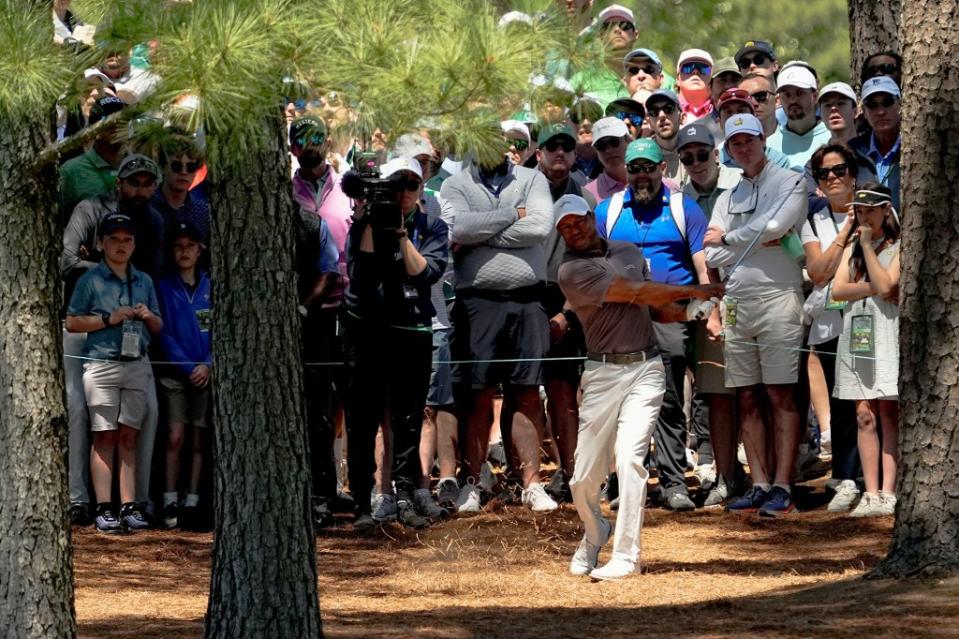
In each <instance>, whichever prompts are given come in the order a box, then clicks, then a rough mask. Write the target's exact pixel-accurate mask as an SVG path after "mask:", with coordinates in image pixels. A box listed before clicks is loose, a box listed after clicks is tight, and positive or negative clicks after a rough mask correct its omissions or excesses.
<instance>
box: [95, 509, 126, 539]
mask: <svg viewBox="0 0 959 639" xmlns="http://www.w3.org/2000/svg"><path fill="white" fill-rule="evenodd" d="M93 524H94V525H95V526H96V528H97V532H101V533H104V534H107V535H120V534H123V533H125V532H126V527H125V526H124V525H123V522H122V521H120V518H119V517H117V512H116V511H115V510H114V509H113V506H102V507H99V508H97V517H96V519H95V520H94V521H93Z"/></svg>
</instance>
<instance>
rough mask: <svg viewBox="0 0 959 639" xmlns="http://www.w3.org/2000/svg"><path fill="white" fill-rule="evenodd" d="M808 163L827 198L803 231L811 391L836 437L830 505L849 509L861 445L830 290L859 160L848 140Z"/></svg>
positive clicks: (855, 495)
mask: <svg viewBox="0 0 959 639" xmlns="http://www.w3.org/2000/svg"><path fill="white" fill-rule="evenodd" d="M809 163H810V169H811V171H812V175H813V177H814V178H815V179H816V183H817V184H818V186H819V190H820V191H821V192H822V193H824V194H825V195H826V197H827V198H828V199H827V205H826V206H824V207H822V208H821V209H819V210H817V211H811V212H810V214H809V217H808V218H807V219H806V221H805V223H804V224H803V226H802V231H801V233H800V235H801V237H802V243H803V249H804V250H805V253H806V271H807V272H808V273H809V278H810V279H811V280H812V281H813V284H815V288H814V289H813V292H812V293H811V294H810V295H809V297H808V298H807V300H806V304H805V306H804V308H805V310H806V313H807V314H808V315H809V316H810V317H812V318H813V321H812V326H810V328H809V338H808V340H807V343H808V344H809V346H810V349H811V352H810V354H809V364H810V372H809V378H810V385H812V384H813V382H814V380H816V379H817V378H818V380H819V384H820V386H819V389H818V393H816V392H814V391H815V390H816V389H810V390H811V391H813V392H812V393H811V394H812V395H813V400H814V405H815V407H816V416H817V417H818V418H819V425H820V428H821V429H822V433H823V442H824V443H825V441H826V435H827V434H828V435H829V436H830V440H831V442H832V478H833V480H835V481H836V482H838V484H837V485H836V494H835V495H834V496H833V498H832V501H830V502H829V506H828V509H829V510H830V511H832V512H845V511H848V510H849V509H850V508H852V507H853V505H854V504H855V503H856V500H857V499H859V488H858V487H857V485H856V481H855V480H856V478H857V477H858V476H859V451H858V450H857V449H856V430H857V429H856V408H855V405H854V404H853V403H852V401H850V400H844V399H839V398H838V397H835V396H833V389H834V388H835V385H836V384H835V382H836V376H835V371H836V350H837V349H838V347H839V336H840V335H841V334H842V308H843V307H844V303H842V302H836V301H835V300H833V299H831V293H832V281H833V278H834V277H835V275H836V271H837V270H838V268H839V262H840V261H841V260H842V255H843V251H844V249H845V246H846V244H848V243H849V237H850V235H851V234H852V230H853V226H854V225H855V220H856V216H855V213H854V212H853V207H852V201H853V196H854V195H855V194H856V175H857V174H858V170H859V163H858V161H857V160H856V154H855V152H854V151H853V150H852V149H850V148H849V147H848V146H846V145H845V144H827V145H824V146H822V147H820V148H819V150H817V151H816V152H815V153H813V156H812V158H811V159H810V162H809ZM816 364H819V365H820V366H821V373H819V374H818V375H814V373H816V372H817V371H816V368H815V365H816ZM823 383H824V384H823ZM823 385H824V386H825V388H823V387H822V386H823ZM817 399H818V401H816V400H817Z"/></svg>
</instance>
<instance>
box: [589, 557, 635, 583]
mask: <svg viewBox="0 0 959 639" xmlns="http://www.w3.org/2000/svg"><path fill="white" fill-rule="evenodd" d="M636 568H637V566H636V564H634V563H633V562H631V561H628V560H626V559H611V560H610V562H609V563H608V564H606V565H605V566H603V567H602V568H597V569H596V570H594V571H592V572H591V573H589V577H590V579H596V580H597V581H615V580H617V579H622V578H623V577H628V576H630V575H631V574H633V573H634V572H636Z"/></svg>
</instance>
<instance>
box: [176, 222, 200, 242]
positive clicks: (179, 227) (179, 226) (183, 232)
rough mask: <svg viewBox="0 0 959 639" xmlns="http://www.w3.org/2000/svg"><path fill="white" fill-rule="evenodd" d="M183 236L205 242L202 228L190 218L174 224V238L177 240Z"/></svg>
mask: <svg viewBox="0 0 959 639" xmlns="http://www.w3.org/2000/svg"><path fill="white" fill-rule="evenodd" d="M181 237H188V238H190V239H191V240H193V241H194V242H196V243H197V244H203V235H202V234H201V233H200V229H198V228H197V226H196V224H194V223H193V222H190V221H189V220H183V221H179V222H177V223H176V224H175V225H174V228H173V239H174V240H176V239H178V238H181Z"/></svg>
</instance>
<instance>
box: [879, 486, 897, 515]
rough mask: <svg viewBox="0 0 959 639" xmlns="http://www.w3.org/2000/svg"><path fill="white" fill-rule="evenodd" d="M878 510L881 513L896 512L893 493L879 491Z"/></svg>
mask: <svg viewBox="0 0 959 639" xmlns="http://www.w3.org/2000/svg"><path fill="white" fill-rule="evenodd" d="M879 502H880V504H881V506H880V510H882V514H883V515H895V514H896V496H895V495H894V494H893V493H886V492H883V491H881V490H880V491H879Z"/></svg>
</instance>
